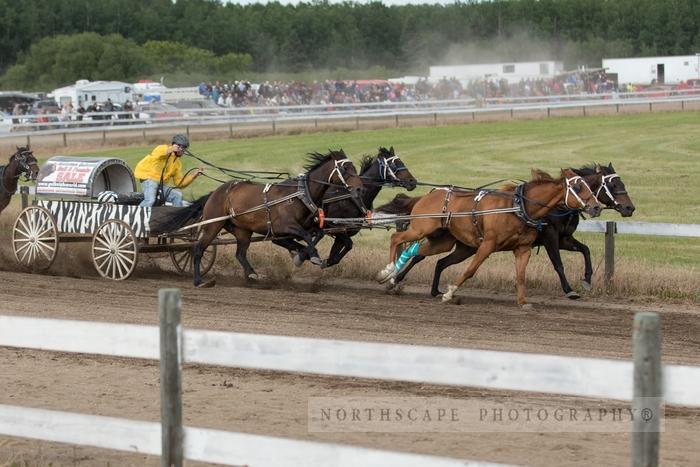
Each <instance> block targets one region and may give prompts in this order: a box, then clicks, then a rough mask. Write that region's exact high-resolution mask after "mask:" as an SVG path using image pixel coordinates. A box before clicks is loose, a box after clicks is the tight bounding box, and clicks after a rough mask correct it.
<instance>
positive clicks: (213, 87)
mask: <svg viewBox="0 0 700 467" xmlns="http://www.w3.org/2000/svg"><path fill="white" fill-rule="evenodd" d="M613 90H614V82H613V81H611V80H609V79H608V77H607V76H606V74H605V72H604V71H598V72H595V73H572V74H567V75H562V76H559V77H555V78H552V79H522V80H520V81H519V82H517V83H509V82H508V81H507V80H505V79H500V80H497V79H484V80H471V81H469V82H467V83H466V85H463V84H462V82H460V81H459V80H457V79H455V78H450V79H447V78H443V79H441V80H440V81H438V82H435V83H432V82H430V81H428V80H427V79H419V80H418V81H417V82H415V84H406V83H403V82H390V81H386V80H354V81H341V80H326V81H312V82H302V81H265V82H263V83H260V84H252V83H251V82H250V81H229V82H224V83H222V82H220V81H216V82H214V83H212V82H209V83H205V82H202V83H200V84H199V86H198V91H199V94H201V95H202V96H204V97H207V98H209V99H211V100H212V101H213V102H214V103H215V104H217V105H219V106H220V107H267V106H269V107H276V106H290V105H291V106H293V105H326V104H359V103H368V102H411V101H425V100H447V99H469V98H474V99H479V98H498V97H533V96H548V95H564V94H581V93H588V94H596V93H607V92H611V91H613Z"/></svg>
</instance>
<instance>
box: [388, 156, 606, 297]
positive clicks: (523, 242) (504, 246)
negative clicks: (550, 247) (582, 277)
mask: <svg viewBox="0 0 700 467" xmlns="http://www.w3.org/2000/svg"><path fill="white" fill-rule="evenodd" d="M532 172H533V173H532V179H531V180H530V181H529V182H526V183H523V184H521V185H518V186H516V185H506V186H505V187H503V188H502V189H500V190H479V191H471V190H470V191H462V192H460V191H454V192H453V191H452V190H434V191H431V192H430V193H428V194H426V195H424V196H422V197H419V198H414V199H412V200H411V202H410V204H411V215H412V216H415V215H423V216H425V217H414V218H413V219H411V222H410V225H409V228H408V229H407V230H406V231H403V232H396V233H394V234H393V235H392V236H391V249H390V253H389V260H390V263H389V264H388V265H387V267H386V268H384V269H383V270H382V271H380V272H379V273H378V274H377V280H378V281H380V282H386V281H387V280H389V279H391V278H392V277H395V276H396V274H397V273H398V271H397V270H396V268H395V266H394V262H395V261H396V257H397V249H398V246H399V245H400V244H401V243H405V242H413V241H416V240H421V239H424V238H425V239H426V240H427V241H426V242H425V243H423V244H422V245H421V246H420V248H419V250H418V254H420V255H421V256H430V255H433V254H437V253H441V252H443V251H444V249H443V246H442V245H440V244H439V243H440V242H436V244H435V245H433V240H432V239H431V238H430V235H432V234H434V233H436V232H438V231H439V230H441V229H444V230H447V231H448V232H449V233H450V234H451V235H452V236H454V237H455V238H456V239H457V240H458V241H460V242H462V243H463V244H465V245H467V246H470V247H472V248H475V249H476V252H475V254H474V258H473V259H472V261H471V262H470V263H469V265H468V266H467V268H466V269H465V271H464V272H463V273H462V275H461V276H460V277H459V279H458V280H457V281H456V282H455V283H454V284H452V285H450V286H449V288H448V290H447V292H446V293H445V294H444V295H443V297H442V300H443V301H444V302H446V301H450V300H452V298H453V296H454V293H455V291H456V290H457V288H459V286H461V285H462V284H463V283H464V282H465V281H466V280H467V279H469V278H471V277H472V276H473V275H474V274H475V273H476V271H477V269H478V268H479V266H481V264H482V263H483V262H484V261H485V260H486V259H487V258H488V257H489V256H490V255H491V253H493V252H496V251H512V252H513V254H514V256H515V269H516V289H517V303H518V305H520V306H522V307H528V308H529V307H530V305H529V304H526V302H525V271H526V268H527V263H528V261H529V260H530V254H531V248H532V244H533V243H534V241H535V238H536V236H537V230H536V228H537V226H539V225H541V219H542V218H543V217H545V216H546V215H547V214H548V213H549V212H550V211H552V210H553V209H555V208H556V206H557V205H559V204H560V203H563V204H564V205H566V206H567V207H568V208H570V209H584V210H585V211H586V212H587V213H588V214H590V215H591V216H594V217H595V216H598V215H600V212H601V205H600V203H599V202H598V200H597V199H596V197H595V195H594V194H593V192H592V191H591V189H590V187H589V186H588V184H586V182H585V180H584V179H583V178H582V177H581V176H579V175H577V174H576V173H575V172H574V171H572V170H571V169H562V171H561V175H560V176H559V177H558V178H556V179H555V178H552V177H551V176H550V175H549V174H547V173H546V172H543V171H540V170H533V171H532ZM395 202H396V200H395V201H392V203H395ZM392 203H389V204H388V205H385V206H382V207H380V208H379V209H378V210H381V211H384V212H395V211H396V209H392V206H391V205H392ZM404 204H405V201H404ZM403 209H405V207H404V208H403ZM492 210H496V211H495V212H494V211H492ZM498 210H512V211H511V212H507V211H500V212H498ZM488 211H492V212H494V213H493V214H482V213H486V212H488ZM457 213H458V214H459V215H454V214H457ZM436 250H437V251H436Z"/></svg>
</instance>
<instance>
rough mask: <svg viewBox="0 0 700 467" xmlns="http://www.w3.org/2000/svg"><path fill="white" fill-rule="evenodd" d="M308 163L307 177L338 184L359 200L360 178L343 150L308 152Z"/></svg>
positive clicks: (360, 192)
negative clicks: (320, 152) (324, 152)
mask: <svg viewBox="0 0 700 467" xmlns="http://www.w3.org/2000/svg"><path fill="white" fill-rule="evenodd" d="M309 157H310V159H309V162H310V164H309V165H307V166H306V169H307V171H308V174H309V179H319V180H320V179H324V180H323V181H324V182H325V183H327V184H332V185H340V186H342V187H343V188H345V189H347V190H348V191H349V192H350V193H351V194H352V195H353V197H354V198H355V199H357V200H360V199H361V198H360V196H361V195H362V190H363V189H364V187H363V185H362V180H361V179H360V176H359V175H358V174H357V171H356V170H355V166H354V165H353V163H352V161H351V160H350V159H348V156H346V155H345V152H344V151H343V150H342V149H340V150H338V151H333V150H329V152H328V154H325V155H324V154H319V153H312V154H309Z"/></svg>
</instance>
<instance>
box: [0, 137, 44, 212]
mask: <svg viewBox="0 0 700 467" xmlns="http://www.w3.org/2000/svg"><path fill="white" fill-rule="evenodd" d="M38 173H39V164H38V163H37V160H36V158H35V157H34V153H33V152H32V151H31V150H30V149H29V146H27V147H21V146H18V147H17V152H15V153H14V154H13V155H11V156H10V162H9V163H8V164H7V165H5V166H0V212H2V211H3V210H4V209H5V208H6V207H7V205H8V204H10V199H11V198H12V195H14V194H15V192H16V191H17V180H18V179H19V177H21V176H22V175H24V177H25V180H26V181H29V180H36V176H37V174H38Z"/></svg>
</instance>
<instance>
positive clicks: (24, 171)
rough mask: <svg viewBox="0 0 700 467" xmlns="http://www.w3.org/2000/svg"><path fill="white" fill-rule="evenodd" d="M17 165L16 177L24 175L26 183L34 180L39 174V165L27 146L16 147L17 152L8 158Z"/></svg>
mask: <svg viewBox="0 0 700 467" xmlns="http://www.w3.org/2000/svg"><path fill="white" fill-rule="evenodd" d="M13 161H14V162H16V163H17V167H18V168H17V172H16V175H17V177H19V176H20V175H24V177H25V180H26V181H30V180H32V181H33V180H36V177H37V175H38V174H39V163H38V161H37V160H36V157H34V153H33V152H32V150H31V149H29V146H26V147H23V146H17V152H15V153H14V154H13V155H12V156H11V157H10V162H13Z"/></svg>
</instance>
